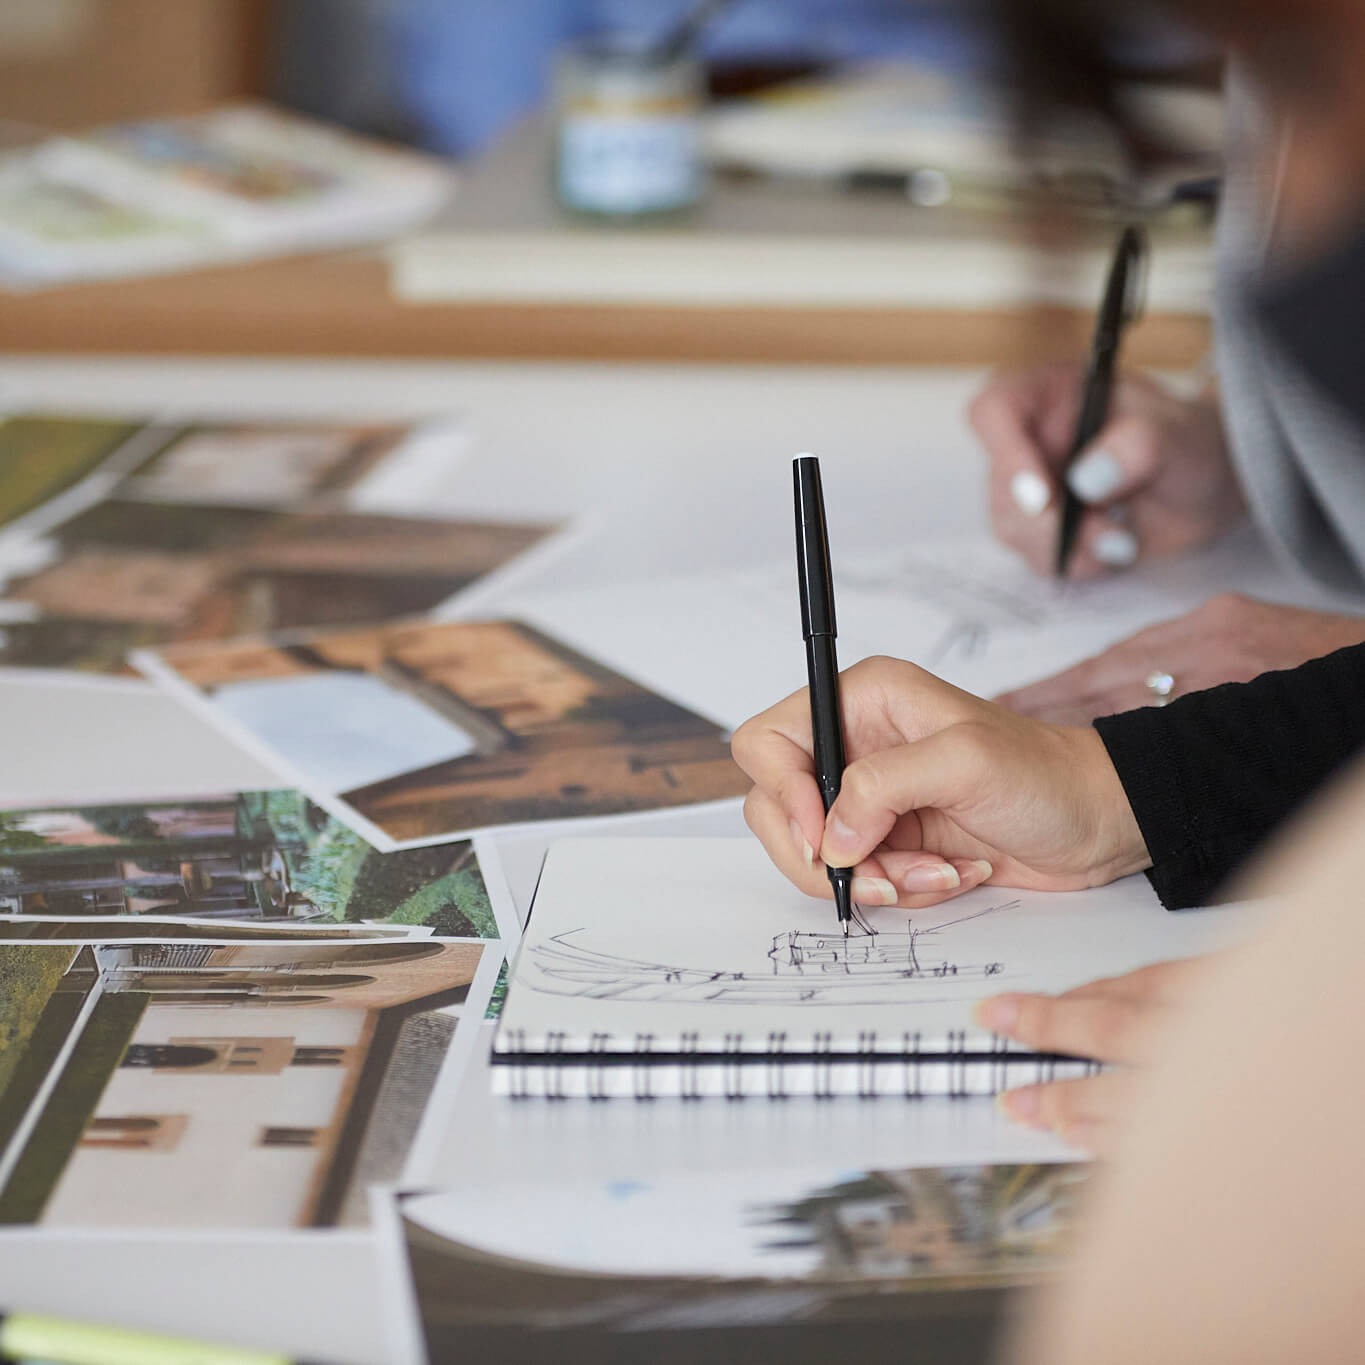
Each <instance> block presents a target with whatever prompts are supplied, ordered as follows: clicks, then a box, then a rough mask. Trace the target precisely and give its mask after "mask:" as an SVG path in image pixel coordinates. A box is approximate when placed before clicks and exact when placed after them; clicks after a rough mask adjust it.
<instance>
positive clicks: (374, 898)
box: [0, 790, 498, 938]
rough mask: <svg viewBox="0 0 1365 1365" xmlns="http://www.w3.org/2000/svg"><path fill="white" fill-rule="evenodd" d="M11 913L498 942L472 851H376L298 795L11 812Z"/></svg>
mask: <svg viewBox="0 0 1365 1365" xmlns="http://www.w3.org/2000/svg"><path fill="white" fill-rule="evenodd" d="M0 914H11V915H44V916H53V917H56V918H61V919H72V918H75V917H78V916H110V915H138V916H153V917H158V918H160V917H166V916H183V917H193V918H195V919H201V920H205V919H206V920H222V921H238V920H253V921H259V922H261V923H264V924H280V925H315V924H328V923H342V922H351V923H360V922H364V921H389V922H392V923H395V924H404V925H414V926H418V925H420V926H424V927H425V928H426V929H427V930H428V931H429V932H434V933H436V934H440V935H444V936H446V937H456V938H464V937H470V938H497V937H498V927H497V921H496V919H495V918H494V915H493V910H492V906H491V905H490V903H489V898H488V889H487V887H486V886H485V885H484V881H483V876H482V873H481V871H480V869H479V864H478V859H477V858H476V856H475V853H474V848H473V846H472V845H471V844H470V843H468V842H467V841H459V842H456V843H450V844H442V845H440V846H439V847H433V848H427V849H411V850H407V851H403V852H397V853H378V852H376V851H375V850H374V849H372V848H371V847H370V846H369V845H368V844H367V843H366V842H365V841H364V840H363V839H362V838H361V837H360V836H359V835H358V834H356V833H355V832H354V831H353V830H351V829H348V828H347V827H346V826H345V825H343V824H341V823H340V822H339V821H337V820H334V819H333V818H332V817H331V816H330V815H328V814H327V812H326V811H324V810H322V809H321V808H320V807H319V806H317V805H315V804H314V803H313V802H311V801H309V800H308V798H307V797H305V796H304V795H303V794H302V793H300V792H296V791H289V790H281V791H263V792H238V793H235V794H232V795H228V796H222V797H217V798H207V799H205V798H199V799H195V800H187V801H159V802H140V803H135V804H102V805H90V806H81V807H57V808H47V809H40V810H20V811H0Z"/></svg>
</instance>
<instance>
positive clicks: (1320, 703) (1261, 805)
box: [1095, 645, 1365, 910]
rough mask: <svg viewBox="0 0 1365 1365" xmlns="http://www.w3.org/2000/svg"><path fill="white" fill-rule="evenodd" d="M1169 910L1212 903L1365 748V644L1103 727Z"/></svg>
mask: <svg viewBox="0 0 1365 1365" xmlns="http://www.w3.org/2000/svg"><path fill="white" fill-rule="evenodd" d="M1095 729H1096V730H1098V731H1099V734H1100V738H1101V740H1103V741H1104V747H1105V748H1106V749H1107V750H1108V751H1109V757H1110V758H1111V759H1112V760H1113V763H1114V767H1115V768H1116V769H1117V770H1118V775H1119V780H1120V781H1121V782H1122V783H1123V789H1124V791H1125V792H1126V793H1127V795H1128V800H1129V803H1130V804H1131V805H1132V808H1133V813H1134V815H1136V816H1137V822H1138V826H1139V828H1140V829H1141V830H1142V835H1143V838H1144V839H1146V841H1147V851H1148V853H1150V854H1151V857H1152V868H1151V870H1150V871H1149V872H1148V873H1147V876H1148V878H1149V879H1150V881H1151V883H1152V885H1153V887H1155V889H1156V893H1157V895H1158V896H1160V898H1161V903H1162V904H1163V905H1165V906H1166V907H1167V908H1168V909H1171V910H1179V909H1183V908H1185V907H1187V906H1191V905H1207V904H1208V903H1209V902H1210V901H1211V900H1213V899H1214V898H1215V896H1216V894H1217V892H1218V889H1219V887H1220V886H1221V884H1222V883H1223V881H1224V880H1225V879H1226V878H1227V877H1228V875H1229V874H1231V873H1232V872H1234V871H1235V870H1236V869H1237V868H1238V867H1239V866H1240V865H1241V864H1242V863H1243V862H1244V861H1245V859H1246V858H1247V857H1248V856H1249V855H1250V854H1251V853H1253V852H1254V851H1255V850H1256V849H1257V848H1258V847H1259V846H1260V845H1261V844H1262V843H1263V842H1264V841H1265V840H1266V838H1267V837H1269V836H1270V835H1271V834H1273V833H1274V831H1275V830H1276V829H1277V828H1278V827H1279V826H1280V825H1281V824H1282V823H1283V822H1284V821H1285V820H1286V819H1287V818H1288V817H1289V816H1291V815H1292V814H1293V813H1294V812H1295V811H1296V810H1297V809H1298V808H1299V807H1300V806H1301V805H1302V804H1303V802H1304V801H1306V800H1307V799H1308V798H1309V797H1311V796H1312V795H1313V794H1314V793H1315V792H1317V791H1318V790H1319V789H1320V788H1321V787H1322V786H1323V784H1324V783H1325V782H1326V781H1327V780H1328V779H1329V778H1330V777H1331V776H1332V775H1333V773H1335V772H1336V771H1337V769H1338V768H1340V767H1341V766H1342V765H1343V764H1344V763H1346V762H1348V761H1349V760H1350V759H1351V757H1352V756H1353V755H1354V754H1355V753H1356V752H1357V751H1358V750H1360V749H1361V748H1362V747H1365V645H1353V646H1352V647H1351V648H1350V649H1342V650H1338V651H1337V653H1335V654H1329V655H1328V656H1327V657H1326V658H1323V659H1314V660H1312V661H1311V662H1309V663H1306V664H1303V665H1302V666H1301V667H1299V668H1295V669H1291V670H1288V671H1286V672H1282V673H1265V674H1262V675H1261V677H1259V678H1257V679H1255V680H1254V681H1253V682H1249V683H1228V684H1226V685H1224V686H1222V687H1213V688H1210V689H1209V690H1208V691H1207V692H1194V693H1191V694H1190V695H1189V696H1188V697H1181V698H1180V699H1179V700H1177V701H1175V702H1172V703H1171V705H1170V706H1165V707H1146V708H1144V709H1142V710H1139V711H1127V712H1124V713H1123V714H1122V715H1117V716H1102V717H1101V718H1100V719H1098V720H1096V722H1095Z"/></svg>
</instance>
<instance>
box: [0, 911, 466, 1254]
mask: <svg viewBox="0 0 1365 1365" xmlns="http://www.w3.org/2000/svg"><path fill="white" fill-rule="evenodd" d="M483 951H484V947H483V945H482V944H480V943H472V942H452V941H449V940H440V939H434V938H431V939H421V938H409V939H406V940H403V941H393V940H389V941H380V942H374V941H355V940H352V941H341V942H338V941H329V942H317V941H313V940H309V941H302V940H296V941H292V942H288V943H279V942H264V943H250V942H233V943H230V944H213V943H203V942H186V941H175V940H171V941H162V942H156V941H152V942H145V943H137V944H129V945H90V946H84V947H72V946H65V947H58V946H56V945H52V946H43V945H33V946H29V945H23V946H4V945H0V979H2V980H3V983H4V984H5V985H7V986H8V987H9V988H10V989H8V990H7V991H6V992H5V993H4V995H3V1003H0V1038H3V1040H4V1042H5V1046H4V1048H3V1050H0V1059H3V1060H0V1151H3V1152H4V1155H3V1156H2V1157H0V1175H2V1177H3V1178H2V1179H0V1222H4V1223H41V1224H42V1225H43V1226H48V1227H54V1226H62V1227H100V1228H125V1227H126V1228H134V1227H166V1228H171V1227H181V1228H213V1227H223V1228H229V1227H232V1228H254V1229H271V1228H274V1229H287V1228H302V1227H331V1226H338V1225H355V1224H363V1223H365V1222H366V1220H367V1212H366V1188H367V1186H368V1185H370V1184H372V1183H375V1182H382V1181H391V1180H394V1179H396V1178H398V1176H399V1175H400V1173H401V1171H402V1169H403V1164H404V1161H405V1159H406V1157H407V1154H408V1152H409V1150H410V1148H411V1146H412V1142H413V1140H414V1137H415V1135H416V1133H417V1130H418V1126H419V1124H420V1122H421V1120H422V1118H423V1115H424V1113H425V1112H426V1108H427V1104H428V1102H429V1100H430V1098H431V1096H432V1093H433V1091H434V1090H435V1088H436V1084H437V1078H438V1075H439V1073H440V1070H441V1066H442V1064H443V1062H444V1060H445V1058H446V1055H447V1052H448V1051H449V1048H450V1046H451V1043H452V1040H453V1038H454V1034H455V1029H456V1026H457V1021H456V1019H455V1018H454V1017H453V1016H452V1015H451V1014H449V1013H447V1012H446V1011H447V1010H448V1008H449V1007H450V1006H453V1005H459V1004H462V1003H463V1002H464V1000H465V998H466V996H467V994H468V990H469V986H470V983H471V982H472V980H473V978H474V974H475V971H476V969H477V967H478V965H479V961H480V958H481V956H482V953H483ZM50 1071H52V1072H54V1073H55V1075H56V1083H55V1085H54V1086H52V1087H51V1088H49V1089H46V1090H44V1089H43V1087H44V1082H45V1078H46V1077H47V1075H48V1073H49V1072H50Z"/></svg>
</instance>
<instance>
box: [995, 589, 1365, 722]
mask: <svg viewBox="0 0 1365 1365" xmlns="http://www.w3.org/2000/svg"><path fill="white" fill-rule="evenodd" d="M1362 641H1365V617H1361V616H1339V615H1336V614H1335V613H1333V612H1325V611H1309V610H1308V609H1307V608H1305V607H1284V606H1278V605H1274V604H1272V603H1269V602H1258V601H1256V600H1255V599H1254V598H1251V597H1243V596H1242V595H1241V594H1240V593H1224V594H1222V595H1220V596H1218V597H1214V598H1211V599H1210V600H1209V601H1207V602H1205V603H1204V605H1203V606H1201V607H1198V608H1196V609H1195V610H1194V611H1192V612H1189V613H1187V614H1186V615H1185V616H1179V617H1177V618H1176V619H1175V620H1173V621H1162V622H1160V623H1159V624H1158V625H1155V626H1150V627H1148V629H1146V630H1140V631H1138V633H1137V634H1136V635H1133V636H1130V637H1129V638H1128V639H1127V640H1121V641H1120V642H1119V643H1118V644H1116V645H1113V646H1111V647H1110V648H1109V649H1106V650H1105V651H1104V653H1102V654H1097V655H1096V656H1095V657H1094V658H1092V659H1086V660H1085V661H1084V662H1083V663H1079V664H1077V665H1076V666H1075V667H1074V668H1068V669H1067V670H1066V671H1065V672H1062V673H1058V674H1055V675H1054V676H1053V677H1051V678H1045V679H1043V681H1041V682H1036V683H1033V684H1031V685H1030V686H1028V687H1021V688H1019V689H1018V690H1016V691H1014V692H1006V693H1004V694H1003V695H1002V696H999V697H997V698H996V701H998V702H999V703H1000V704H1001V705H1002V706H1008V707H1009V708H1010V710H1011V711H1018V712H1019V713H1020V714H1021V715H1025V716H1035V717H1037V718H1038V719H1039V720H1050V721H1055V722H1057V723H1058V724H1061V725H1086V724H1088V723H1089V722H1090V721H1091V720H1093V719H1094V718H1095V717H1096V716H1109V715H1113V714H1115V713H1116V712H1119V711H1129V710H1132V709H1133V708H1134V707H1138V706H1150V705H1151V704H1152V701H1153V696H1152V693H1151V692H1150V691H1148V689H1147V682H1146V680H1147V678H1148V677H1149V676H1150V675H1151V673H1152V671H1153V669H1155V668H1161V669H1164V670H1166V671H1167V672H1168V673H1169V674H1170V675H1171V677H1172V678H1173V679H1174V680H1175V695H1183V694H1184V693H1187V692H1199V691H1202V690H1203V689H1204V688H1206V687H1216V686H1217V685H1218V684H1219V683H1226V682H1250V681H1251V679H1252V678H1257V677H1260V675H1261V674H1262V673H1269V672H1271V671H1272V670H1276V669H1285V668H1297V667H1298V666H1299V664H1301V663H1303V662H1304V661H1305V660H1307V659H1320V658H1322V657H1323V656H1324V655H1327V654H1331V653H1334V652H1335V651H1336V650H1338V649H1345V648H1346V647H1347V646H1349V645H1356V644H1360V643H1361V642H1362Z"/></svg>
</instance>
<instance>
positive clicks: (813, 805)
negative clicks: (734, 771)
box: [730, 687, 825, 849]
mask: <svg viewBox="0 0 1365 1365" xmlns="http://www.w3.org/2000/svg"><path fill="white" fill-rule="evenodd" d="M730 752H731V753H732V754H733V755H734V759H735V762H736V763H738V764H739V766H740V767H741V768H742V769H743V770H744V772H745V773H747V774H748V776H749V777H750V778H751V779H752V780H753V783H754V785H755V786H756V787H758V788H759V789H760V790H761V791H762V792H763V793H764V794H765V795H767V796H768V797H770V798H771V799H772V800H773V801H775V802H776V803H777V804H778V805H779V806H781V808H782V809H783V811H784V812H785V813H786V815H787V818H788V820H790V821H791V822H792V823H794V824H795V825H796V826H797V827H798V828H799V829H800V832H801V836H802V838H803V839H804V840H805V842H806V843H807V844H809V845H810V847H811V848H813V849H815V848H819V847H820V841H821V839H822V838H823V837H824V830H825V803H824V800H823V799H822V798H821V796H820V788H819V785H818V784H817V783H816V780H815V759H814V756H813V754H814V741H813V740H812V738H811V725H810V696H809V692H808V691H807V689H806V688H804V687H803V688H802V689H801V690H800V691H799V692H793V693H792V694H791V696H789V697H784V698H783V699H782V700H781V701H780V702H778V703H777V705H776V706H770V707H769V708H768V709H767V710H766V711H761V712H760V713H759V714H758V715H756V716H754V717H752V719H750V720H746V721H745V722H744V724H743V725H741V726H740V727H739V729H738V730H736V731H735V733H734V736H733V737H732V739H731V740H730Z"/></svg>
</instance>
